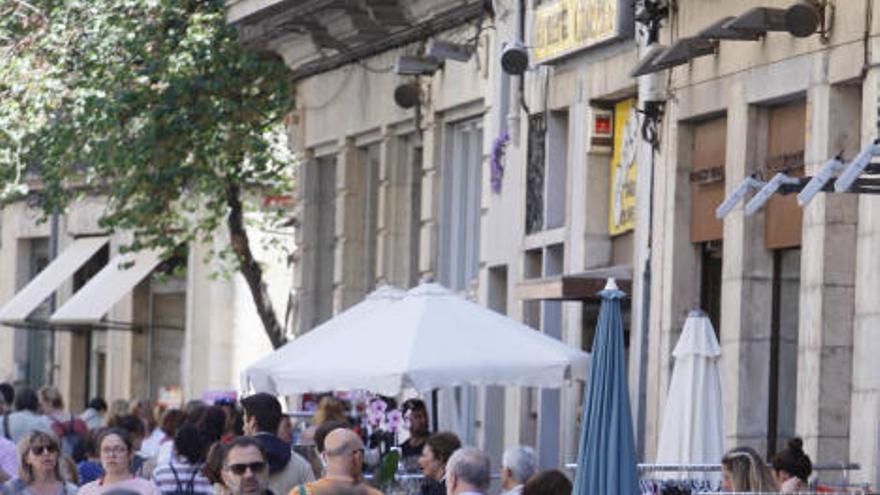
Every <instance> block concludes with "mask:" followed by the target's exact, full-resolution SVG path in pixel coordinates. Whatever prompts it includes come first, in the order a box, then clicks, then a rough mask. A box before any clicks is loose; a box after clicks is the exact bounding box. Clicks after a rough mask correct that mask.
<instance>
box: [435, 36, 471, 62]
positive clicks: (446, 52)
mask: <svg viewBox="0 0 880 495" xmlns="http://www.w3.org/2000/svg"><path fill="white" fill-rule="evenodd" d="M473 54H474V47H473V46H471V45H463V44H461V43H451V42H449V41H441V40H431V43H430V45H428V56H429V57H433V58H435V59H438V60H455V61H458V62H467V61H468V60H470V59H471V56H473Z"/></svg>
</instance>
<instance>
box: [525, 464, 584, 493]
mask: <svg viewBox="0 0 880 495" xmlns="http://www.w3.org/2000/svg"><path fill="white" fill-rule="evenodd" d="M571 488H572V485H571V481H570V480H569V479H568V477H567V476H566V475H565V473H563V472H562V471H559V470H556V469H550V470H548V471H541V472H540V473H538V474H536V475H534V476H532V477H531V478H529V480H528V481H526V484H525V485H523V491H522V495H571Z"/></svg>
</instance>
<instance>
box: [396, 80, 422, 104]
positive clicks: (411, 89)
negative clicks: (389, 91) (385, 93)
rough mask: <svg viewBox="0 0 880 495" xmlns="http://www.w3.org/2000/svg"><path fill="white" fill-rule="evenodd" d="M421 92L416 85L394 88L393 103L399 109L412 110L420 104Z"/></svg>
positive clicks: (407, 84)
mask: <svg viewBox="0 0 880 495" xmlns="http://www.w3.org/2000/svg"><path fill="white" fill-rule="evenodd" d="M421 97H422V91H421V89H419V84H418V83H414V82H413V83H406V84H401V85H400V86H398V87H396V88H394V103H396V104H397V106H399V107H400V108H412V107H414V106H416V105H418V104H419V103H420V102H421Z"/></svg>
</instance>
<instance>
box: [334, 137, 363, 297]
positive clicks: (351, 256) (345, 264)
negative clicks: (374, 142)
mask: <svg viewBox="0 0 880 495" xmlns="http://www.w3.org/2000/svg"><path fill="white" fill-rule="evenodd" d="M364 161H365V158H364V157H363V156H362V153H361V152H360V151H359V150H358V149H357V148H356V147H355V145H354V142H353V141H352V140H350V139H346V140H345V141H344V142H343V143H342V145H341V149H340V153H339V158H338V159H337V162H336V246H335V248H336V262H335V263H334V273H333V314H339V313H340V312H342V311H344V310H345V309H346V308H348V307H349V306H351V305H353V304H355V303H358V302H360V301H361V299H362V298H363V296H364V287H363V277H362V275H361V274H362V269H363V267H362V264H363V262H364V228H365V225H364V220H365V218H364V204H365V198H364V195H365V193H366V191H365V189H366V188H365V183H366V180H367V175H366V173H365V167H364Z"/></svg>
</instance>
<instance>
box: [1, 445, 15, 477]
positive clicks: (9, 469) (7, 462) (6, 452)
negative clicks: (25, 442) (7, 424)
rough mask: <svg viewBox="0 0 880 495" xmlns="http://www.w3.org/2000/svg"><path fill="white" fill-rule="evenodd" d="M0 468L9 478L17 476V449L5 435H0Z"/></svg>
mask: <svg viewBox="0 0 880 495" xmlns="http://www.w3.org/2000/svg"><path fill="white" fill-rule="evenodd" d="M0 469H2V470H3V472H5V473H6V475H7V476H9V477H10V478H16V477H18V449H17V448H16V447H15V444H14V443H12V440H7V439H6V438H5V437H0Z"/></svg>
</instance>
